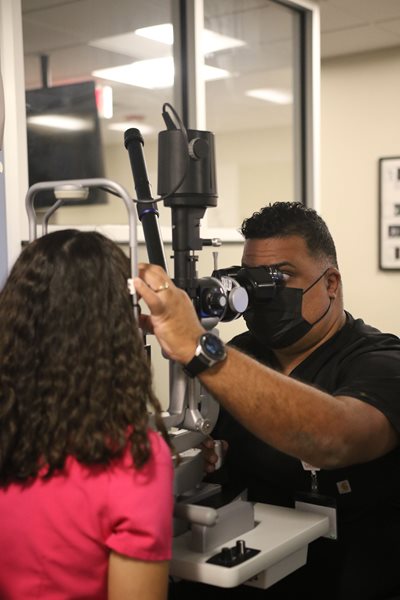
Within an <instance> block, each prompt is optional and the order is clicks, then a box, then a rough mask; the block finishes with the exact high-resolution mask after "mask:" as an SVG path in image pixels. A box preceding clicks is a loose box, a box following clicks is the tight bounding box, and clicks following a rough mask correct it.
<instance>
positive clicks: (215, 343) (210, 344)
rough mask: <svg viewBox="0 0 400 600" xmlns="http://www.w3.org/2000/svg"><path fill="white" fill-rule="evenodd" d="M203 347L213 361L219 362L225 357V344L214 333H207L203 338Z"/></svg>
mask: <svg viewBox="0 0 400 600" xmlns="http://www.w3.org/2000/svg"><path fill="white" fill-rule="evenodd" d="M201 346H202V348H203V350H204V352H205V353H206V354H207V355H208V356H210V357H211V358H212V359H213V360H218V359H219V358H222V357H223V356H224V355H225V347H224V343H223V342H222V341H221V340H220V339H219V337H217V336H216V335H214V334H213V333H205V334H204V335H203V336H202V338H201Z"/></svg>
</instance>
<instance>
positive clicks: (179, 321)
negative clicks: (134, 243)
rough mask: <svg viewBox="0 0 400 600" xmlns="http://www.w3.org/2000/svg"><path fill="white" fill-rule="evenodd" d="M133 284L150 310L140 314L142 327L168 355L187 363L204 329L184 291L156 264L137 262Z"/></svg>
mask: <svg viewBox="0 0 400 600" xmlns="http://www.w3.org/2000/svg"><path fill="white" fill-rule="evenodd" d="M134 284H135V288H136V291H137V293H138V294H139V296H140V297H141V298H143V300H144V301H145V303H146V304H147V306H148V307H149V309H150V313H151V314H150V315H147V316H146V315H141V325H142V327H143V328H144V329H145V330H146V331H152V332H153V333H154V335H155V336H156V337H157V339H158V341H159V343H160V345H161V347H162V349H163V350H164V352H165V353H166V354H167V356H168V357H169V358H171V359H172V360H176V361H179V362H181V363H182V364H186V363H188V362H189V361H190V360H191V359H192V358H193V356H194V353H195V350H196V346H197V341H198V339H199V337H200V335H201V334H202V333H204V328H203V327H202V326H201V323H200V321H199V319H198V318H197V315H196V312H195V310H194V307H193V305H192V303H191V301H190V298H189V296H188V295H187V293H186V292H185V291H184V290H181V289H180V288H178V287H176V286H175V285H174V283H173V282H172V281H171V279H170V278H169V277H168V275H167V274H166V272H165V271H164V269H162V268H161V267H159V266H157V265H149V264H144V263H142V264H140V265H139V277H137V278H135V280H134Z"/></svg>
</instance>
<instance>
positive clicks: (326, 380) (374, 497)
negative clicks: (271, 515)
mask: <svg viewBox="0 0 400 600" xmlns="http://www.w3.org/2000/svg"><path fill="white" fill-rule="evenodd" d="M231 344H232V345H234V346H235V347H237V348H238V349H240V350H241V351H243V352H245V353H246V354H249V355H251V356H253V357H254V358H256V359H257V360H259V361H260V362H262V363H264V364H266V365H268V366H270V367H272V368H276V367H277V365H276V361H275V360H274V356H273V354H272V352H271V351H270V350H269V349H268V348H266V347H264V346H263V345H262V344H260V343H259V342H257V340H256V339H255V338H254V337H253V336H252V335H251V333H250V332H246V333H243V334H241V335H239V336H236V337H235V338H234V339H233V340H232V341H231ZM290 377H292V378H294V379H298V380H299V381H302V382H304V383H308V384H311V385H313V386H315V387H317V388H319V389H321V390H323V391H325V392H327V393H329V394H331V395H333V396H351V397H354V398H358V399H359V400H362V401H363V402H367V403H369V404H371V405H373V406H375V407H376V408H377V409H378V410H380V411H382V412H383V413H384V414H385V415H386V416H387V418H388V419H389V420H390V422H391V423H392V424H393V426H394V427H395V429H396V430H397V431H399V433H400V340H399V338H397V337H396V336H394V335H391V334H385V333H381V332H380V331H378V330H377V329H374V328H373V327H370V326H368V325H366V324H365V323H364V322H363V321H362V320H361V319H357V320H355V319H353V317H352V316H351V315H350V314H347V320H346V323H345V325H344V327H343V328H342V329H341V330H340V331H339V332H338V333H336V334H335V335H334V336H333V337H332V338H331V339H329V340H328V341H327V342H326V343H325V344H323V345H322V346H320V347H319V348H317V349H316V350H315V351H314V352H313V353H312V354H311V355H310V356H308V357H307V358H306V359H305V360H304V361H303V362H302V363H301V364H300V365H298V366H297V367H296V368H295V369H294V371H293V372H292V373H291V375H290ZM246 393H247V390H246V387H245V386H244V387H243V394H244V395H245V394H246ZM266 396H267V394H266ZM266 402H268V399H267V397H266ZM212 436H213V437H214V438H215V439H217V438H220V439H226V440H227V441H228V442H229V452H228V455H227V462H226V467H225V473H224V476H223V480H225V481H226V482H229V485H234V486H236V487H238V488H247V489H248V494H249V499H250V500H253V501H257V502H266V503H270V504H278V505H282V506H294V496H295V493H296V492H308V491H310V488H311V476H310V472H309V471H305V470H304V469H303V466H302V463H301V461H300V460H298V459H297V458H293V457H292V456H289V455H287V454H284V453H283V452H280V451H278V450H276V449H274V448H272V447H271V446H269V445H268V444H265V443H263V442H262V441H260V440H259V439H258V438H256V437H255V436H253V435H252V434H251V433H249V432H248V431H246V430H245V429H244V428H243V427H242V426H241V425H239V424H238V423H237V422H236V421H235V420H234V419H233V418H232V417H231V416H230V415H229V414H228V413H227V412H226V411H224V410H223V409H221V413H220V417H219V420H218V423H217V425H216V427H215V429H214V431H213V433H212ZM318 482H319V491H320V493H321V494H324V495H327V496H330V497H333V498H335V499H336V502H337V507H338V532H339V539H338V541H331V540H327V539H323V538H320V539H319V540H317V541H316V542H314V543H313V544H311V545H310V549H309V558H308V562H307V567H306V568H303V569H300V572H299V573H300V575H301V573H307V575H306V580H305V581H306V582H308V581H309V580H310V578H314V581H315V582H318V581H320V582H321V585H322V584H323V582H324V581H326V577H328V578H330V577H332V576H333V571H332V569H333V570H334V571H335V573H336V574H335V577H334V579H335V583H333V582H331V586H330V587H329V591H328V589H327V588H325V592H324V593H322V591H321V592H320V594H321V595H320V596H319V595H318V594H316V595H315V596H313V595H312V594H311V590H310V589H309V588H308V583H305V584H304V585H305V588H304V590H303V592H304V593H305V594H307V595H308V596H309V597H315V598H318V597H320V598H331V597H332V598H340V599H344V598H346V599H347V598H352V599H354V598H359V599H360V600H367V599H369V598H371V599H372V598H384V597H386V596H384V595H382V594H383V593H384V590H387V591H389V592H390V591H391V590H392V589H393V590H398V591H399V592H400V569H398V567H397V566H396V567H395V565H397V564H399V563H398V561H399V557H400V447H399V448H396V449H395V450H394V451H392V452H390V453H389V454H387V455H385V456H383V457H381V458H379V459H377V460H374V461H371V462H369V463H364V464H358V465H353V466H350V467H344V468H341V469H334V470H321V471H319V472H318ZM393 552H394V553H395V556H396V559H394V557H393V554H392V553H393ZM299 573H298V574H297V579H298V575H299ZM291 577H292V576H290V577H288V578H286V579H287V580H288V581H286V580H285V583H283V582H282V585H283V586H286V587H287V586H290V580H291ZM295 579H296V578H293V580H295ZM296 586H297V587H296V590H297V591H296V594H297V593H298V592H299V590H301V589H302V588H301V583H300V582H299V581H297V583H296ZM298 586H300V587H298ZM274 587H275V586H274ZM293 590H294V588H293ZM293 590H291V589H290V587H289V588H288V589H287V591H286V592H285V593H286V594H287V593H293ZM385 593H386V592H385ZM310 594H311V595H310ZM267 597H268V596H267ZM288 597H289V596H288ZM290 597H291V596H290ZM293 597H297V595H296V596H293Z"/></svg>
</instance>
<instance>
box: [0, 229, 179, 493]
mask: <svg viewBox="0 0 400 600" xmlns="http://www.w3.org/2000/svg"><path fill="white" fill-rule="evenodd" d="M129 276H130V271H129V259H128V257H127V256H125V254H124V253H123V252H122V250H121V249H120V248H119V247H118V246H117V245H116V244H115V243H114V242H112V241H111V240H109V239H107V238H106V237H104V236H102V235H101V234H99V233H96V232H79V231H76V230H63V231H58V232H55V233H50V234H48V235H46V236H43V237H41V238H39V239H38V240H35V241H34V242H32V243H31V244H29V245H28V246H27V247H26V248H25V249H24V250H23V251H22V253H21V254H20V256H19V258H18V260H17V261H16V263H15V265H14V267H13V269H12V271H11V273H10V275H9V278H8V280H7V282H6V284H5V286H4V288H3V290H2V291H1V293H0V323H1V329H0V485H2V486H4V485H7V484H8V483H10V482H12V481H15V482H23V481H26V480H28V479H31V478H34V477H36V476H38V474H39V471H40V470H41V469H42V468H43V467H45V469H44V475H45V477H50V476H51V475H52V474H53V473H54V472H55V471H57V470H59V469H62V468H63V466H64V463H65V460H66V458H67V456H69V455H72V456H74V457H75V458H76V459H77V460H78V461H80V462H81V463H83V464H86V465H92V464H104V465H106V464H108V463H109V462H110V460H111V459H112V458H114V457H116V456H118V455H120V454H121V453H122V452H123V451H124V449H125V448H126V446H127V444H129V443H130V445H131V452H132V456H133V460H134V463H135V465H136V466H137V467H139V468H140V467H141V466H143V465H144V464H145V463H146V462H147V460H148V459H149V456H150V452H151V450H150V444H149V440H148V436H147V431H148V426H149V412H148V411H149V409H150V410H153V412H154V413H155V420H156V423H157V427H158V429H159V430H160V431H161V433H162V434H163V436H164V437H165V439H166V440H167V442H168V436H167V433H166V431H165V428H164V426H163V422H162V419H161V417H160V405H159V402H158V400H157V399H156V397H155V396H154V393H153V391H152V382H151V367H150V365H149V361H148V358H147V355H146V352H145V350H144V346H143V340H142V338H141V335H140V332H139V329H138V326H137V323H136V321H135V318H134V314H133V308H132V302H131V297H130V295H129V293H128V289H127V278H128V277H129Z"/></svg>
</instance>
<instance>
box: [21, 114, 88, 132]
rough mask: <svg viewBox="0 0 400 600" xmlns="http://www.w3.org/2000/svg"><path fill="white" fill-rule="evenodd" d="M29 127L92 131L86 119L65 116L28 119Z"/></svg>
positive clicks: (41, 116)
mask: <svg viewBox="0 0 400 600" xmlns="http://www.w3.org/2000/svg"><path fill="white" fill-rule="evenodd" d="M28 123H29V125H36V126H38V127H50V128H52V129H65V130H67V131H85V130H90V129H93V123H92V122H91V121H90V120H88V119H79V118H77V117H67V116H65V115H37V116H33V117H28Z"/></svg>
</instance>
